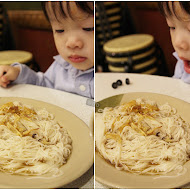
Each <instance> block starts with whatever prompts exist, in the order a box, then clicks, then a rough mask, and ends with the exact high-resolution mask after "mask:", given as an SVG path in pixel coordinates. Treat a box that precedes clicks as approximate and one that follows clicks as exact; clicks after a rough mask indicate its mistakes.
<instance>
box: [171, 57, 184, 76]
mask: <svg viewBox="0 0 190 190" xmlns="http://www.w3.org/2000/svg"><path fill="white" fill-rule="evenodd" d="M182 67H183V64H182V63H180V61H179V60H178V61H177V63H176V66H175V71H174V76H173V77H174V78H177V79H180V78H181V77H182V75H183V68H182Z"/></svg>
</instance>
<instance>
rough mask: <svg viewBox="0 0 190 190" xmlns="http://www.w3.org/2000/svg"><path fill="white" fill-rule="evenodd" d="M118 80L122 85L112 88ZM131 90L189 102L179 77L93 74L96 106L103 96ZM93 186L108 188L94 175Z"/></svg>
mask: <svg viewBox="0 0 190 190" xmlns="http://www.w3.org/2000/svg"><path fill="white" fill-rule="evenodd" d="M118 80H121V82H122V85H120V86H116V88H113V83H114V82H116V81H118ZM126 81H127V83H126ZM131 92H149V93H158V94H162V95H168V96H171V97H174V98H178V99H181V100H183V101H186V102H188V103H190V84H187V83H184V82H183V81H182V80H180V79H176V78H173V77H166V76H157V75H146V74H136V73H113V72H109V73H108V72H102V73H96V74H95V101H96V105H97V106H98V102H99V101H101V100H103V99H105V98H108V97H110V96H114V95H119V94H125V93H131ZM95 127H96V126H95ZM95 164H96V163H95ZM95 188H96V189H108V188H109V187H108V186H107V185H106V184H102V183H100V182H98V181H97V180H96V176H95ZM183 188H190V183H189V184H186V185H184V186H183Z"/></svg>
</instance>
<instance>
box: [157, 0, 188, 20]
mask: <svg viewBox="0 0 190 190" xmlns="http://www.w3.org/2000/svg"><path fill="white" fill-rule="evenodd" d="M174 2H175V1H160V2H158V7H159V9H160V12H161V13H162V15H164V16H165V17H168V16H172V15H173V14H174V16H176V18H179V16H178V15H177V14H176V8H175V5H174ZM178 3H179V5H180V6H181V8H182V10H184V11H185V12H186V13H187V14H190V2H189V1H178Z"/></svg>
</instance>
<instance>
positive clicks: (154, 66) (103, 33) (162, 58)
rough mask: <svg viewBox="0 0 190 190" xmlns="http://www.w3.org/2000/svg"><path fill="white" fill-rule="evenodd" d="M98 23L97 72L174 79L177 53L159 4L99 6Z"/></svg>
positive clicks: (101, 4)
mask: <svg viewBox="0 0 190 190" xmlns="http://www.w3.org/2000/svg"><path fill="white" fill-rule="evenodd" d="M95 22H96V35H95V39H96V49H95V54H96V55H95V60H96V72H134V73H143V74H156V75H163V76H172V75H173V73H174V68H175V64H176V59H175V58H174V57H173V55H172V53H173V52H174V49H173V47H172V43H171V39H170V34H169V28H168V26H167V24H166V21H165V18H164V17H163V16H162V15H161V13H160V12H159V9H158V4H157V2H142V1H139V2H138V1H137V2H136V1H134V2H130V1H127V2H124V1H122V2H117V1H115V2H114V1H110V2H109V1H107V2H102V1H101V2H96V21H95ZM144 34H145V35H144ZM121 36H122V37H121ZM139 36H140V38H141V39H140V41H139V39H138V38H139ZM129 42H130V43H129Z"/></svg>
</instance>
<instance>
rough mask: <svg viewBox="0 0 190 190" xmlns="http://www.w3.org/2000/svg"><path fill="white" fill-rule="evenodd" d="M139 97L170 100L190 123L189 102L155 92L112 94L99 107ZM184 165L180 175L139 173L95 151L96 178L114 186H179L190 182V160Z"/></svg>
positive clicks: (163, 101) (162, 100) (162, 102)
mask: <svg viewBox="0 0 190 190" xmlns="http://www.w3.org/2000/svg"><path fill="white" fill-rule="evenodd" d="M137 98H145V99H150V100H154V101H156V102H157V103H158V104H164V103H166V102H168V103H169V104H170V105H171V106H172V107H174V108H176V109H177V113H178V114H179V115H180V116H181V117H182V118H183V119H184V120H185V121H187V122H188V123H190V116H189V114H190V104H189V103H187V102H184V101H182V100H180V99H177V98H173V97H170V96H166V95H161V94H155V93H146V92H144V93H143V92H136V93H127V94H121V95H117V96H112V97H110V98H106V99H104V100H102V101H100V102H99V105H100V107H99V108H101V109H103V108H104V107H106V106H110V107H115V106H117V105H120V104H121V103H124V102H128V101H131V100H134V99H137ZM96 111H97V110H96ZM95 127H96V126H95ZM184 167H185V170H186V171H185V172H184V173H182V174H180V175H179V174H178V173H176V172H171V173H168V174H166V175H155V176H150V175H137V174H132V173H129V172H126V171H119V170H117V169H116V168H115V167H114V166H112V165H111V164H109V163H108V162H106V161H105V160H104V159H103V158H102V157H101V156H100V155H99V153H98V152H96V153H95V179H96V180H97V181H98V182H100V183H102V184H104V185H107V186H109V187H112V188H122V189H125V188H129V189H130V188H135V189H139V188H140V189H141V188H143V189H149V188H151V189H154V188H158V189H160V188H177V187H180V186H182V185H185V184H187V183H188V182H190V161H188V162H186V164H185V165H184Z"/></svg>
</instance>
